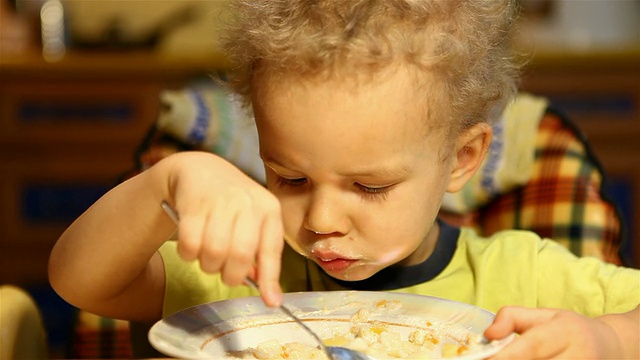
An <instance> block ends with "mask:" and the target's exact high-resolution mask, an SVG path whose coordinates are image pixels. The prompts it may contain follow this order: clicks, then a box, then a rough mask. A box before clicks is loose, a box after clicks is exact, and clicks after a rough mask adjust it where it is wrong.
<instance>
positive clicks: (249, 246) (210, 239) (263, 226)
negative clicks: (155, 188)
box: [169, 153, 284, 306]
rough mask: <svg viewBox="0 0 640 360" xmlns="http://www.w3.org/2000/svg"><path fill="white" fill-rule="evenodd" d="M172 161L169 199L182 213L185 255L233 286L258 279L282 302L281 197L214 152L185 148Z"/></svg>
mask: <svg viewBox="0 0 640 360" xmlns="http://www.w3.org/2000/svg"><path fill="white" fill-rule="evenodd" d="M173 160H174V161H173V164H172V165H171V166H170V169H171V170H170V175H169V194H171V195H172V196H171V197H172V199H170V200H169V202H170V203H171V204H172V205H173V207H174V208H175V210H176V211H177V212H178V214H179V215H180V222H179V225H178V252H179V254H180V256H181V257H182V258H183V259H185V260H188V261H191V260H196V259H197V260H199V261H200V266H201V268H202V270H204V271H206V272H210V273H215V272H220V273H221V276H222V280H223V281H224V282H225V283H227V284H229V285H232V286H233V285H240V284H242V283H243V281H244V279H245V278H246V277H252V278H256V279H257V282H258V284H259V285H260V290H261V293H262V296H263V299H264V301H265V303H266V304H267V305H271V306H275V305H278V304H280V301H281V289H280V285H279V276H280V260H281V255H282V248H283V244H284V239H283V230H282V219H281V211H280V203H279V201H278V200H277V198H276V197H275V196H274V195H273V194H271V193H270V192H269V191H268V190H267V189H265V188H264V187H263V186H262V185H260V184H258V183H257V182H255V181H254V180H252V179H251V178H250V177H248V176H247V175H245V174H244V173H242V172H241V171H240V170H238V169H237V168H235V167H234V166H232V165H231V164H229V163H227V162H226V161H224V160H222V159H220V158H218V157H216V156H212V155H211V154H205V153H183V154H179V155H177V156H176V159H173Z"/></svg>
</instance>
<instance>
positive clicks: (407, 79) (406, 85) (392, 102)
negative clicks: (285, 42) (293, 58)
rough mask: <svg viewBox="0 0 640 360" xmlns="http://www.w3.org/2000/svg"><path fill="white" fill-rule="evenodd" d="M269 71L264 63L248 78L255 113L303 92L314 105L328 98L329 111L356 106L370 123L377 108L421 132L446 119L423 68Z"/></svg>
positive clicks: (437, 89)
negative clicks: (420, 69) (297, 71)
mask: <svg viewBox="0 0 640 360" xmlns="http://www.w3.org/2000/svg"><path fill="white" fill-rule="evenodd" d="M265 69H266V70H265ZM268 69H269V67H268V66H264V67H262V69H260V70H259V71H257V72H256V74H255V76H254V77H253V85H252V94H251V100H252V104H253V106H254V109H255V110H257V112H258V113H260V112H261V110H264V107H265V106H267V107H271V106H270V105H273V104H274V103H278V102H279V101H283V102H284V103H286V102H287V101H288V100H287V99H288V98H292V97H294V96H295V95H300V94H305V95H307V96H308V97H310V98H315V100H316V101H315V104H314V105H318V102H320V101H322V102H324V103H327V102H331V103H332V107H331V108H329V109H326V110H334V111H332V112H335V111H337V110H338V109H340V108H344V106H341V105H346V104H349V105H354V106H352V107H351V109H350V110H351V111H356V110H357V111H358V112H359V113H362V114H363V115H364V114H365V113H367V112H369V113H371V114H370V116H369V118H370V119H371V120H372V121H374V120H375V119H379V118H380V116H376V114H378V113H379V111H380V110H384V111H382V113H387V112H393V113H394V116H393V117H394V118H403V119H405V120H406V118H407V117H410V118H411V119H412V120H414V121H415V125H419V126H420V127H422V128H423V130H424V131H423V132H422V133H426V132H433V131H434V130H437V129H438V128H440V127H443V126H444V125H445V121H444V120H443V119H445V118H446V117H445V116H443V114H442V111H440V110H438V108H441V106H440V105H441V104H442V103H443V101H442V99H443V98H444V97H443V96H442V95H443V94H442V93H441V87H438V86H437V84H436V81H435V78H434V77H433V76H431V75H430V74H429V73H428V72H424V71H422V72H418V71H416V69H414V68H412V67H409V66H405V65H402V64H393V65H389V66H386V67H384V68H376V69H366V68H365V69H362V68H353V67H352V66H349V65H345V66H344V67H342V68H332V69H329V70H325V71H323V72H319V73H314V74H309V73H306V74H297V73H283V72H277V73H271V72H269V70H268ZM310 100H313V99H310ZM312 102H313V101H312ZM290 105H291V106H293V105H297V104H290ZM309 105H311V104H309ZM358 105H359V107H358ZM334 107H336V108H334ZM257 116H258V117H259V114H258V115H257ZM345 116H348V114H345ZM414 130H415V129H414Z"/></svg>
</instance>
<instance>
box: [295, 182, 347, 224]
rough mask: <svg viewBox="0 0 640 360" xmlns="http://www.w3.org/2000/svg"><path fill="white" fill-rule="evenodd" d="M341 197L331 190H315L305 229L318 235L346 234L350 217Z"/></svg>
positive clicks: (305, 221) (305, 220)
mask: <svg viewBox="0 0 640 360" xmlns="http://www.w3.org/2000/svg"><path fill="white" fill-rule="evenodd" d="M339 199H340V197H339V196H338V194H331V191H330V190H317V191H314V192H313V194H312V196H311V198H310V200H309V205H308V208H307V211H306V214H305V218H304V227H305V229H307V230H309V231H311V232H314V233H315V234H318V235H329V234H336V233H337V234H346V233H347V232H348V229H349V219H348V216H347V214H346V211H345V210H346V209H345V207H344V206H343V205H342V204H341V202H340V200H339Z"/></svg>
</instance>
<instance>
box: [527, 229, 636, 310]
mask: <svg viewBox="0 0 640 360" xmlns="http://www.w3.org/2000/svg"><path fill="white" fill-rule="evenodd" d="M538 272H539V276H538V279H537V281H538V294H539V297H538V299H539V303H538V306H539V307H553V308H563V309H568V310H572V311H576V312H578V313H581V314H583V315H586V316H599V315H603V314H607V313H620V312H626V311H629V310H632V309H633V308H635V307H636V306H638V304H640V270H637V269H631V268H625V267H620V266H616V265H614V264H610V263H606V262H603V261H601V260H599V259H596V258H592V257H581V258H579V257H576V256H575V255H573V254H572V253H570V252H569V251H568V250H566V249H565V248H563V247H562V246H561V245H559V244H557V243H555V242H553V241H550V240H543V241H541V242H540V246H539V253H538Z"/></svg>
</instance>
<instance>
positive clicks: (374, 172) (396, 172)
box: [260, 153, 411, 178]
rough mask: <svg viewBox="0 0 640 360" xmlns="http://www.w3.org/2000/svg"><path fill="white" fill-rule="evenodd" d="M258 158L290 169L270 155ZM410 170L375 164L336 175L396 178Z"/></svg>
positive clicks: (266, 162) (266, 163)
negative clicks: (374, 165) (375, 165)
mask: <svg viewBox="0 0 640 360" xmlns="http://www.w3.org/2000/svg"><path fill="white" fill-rule="evenodd" d="M260 158H262V161H263V162H264V163H265V165H267V166H269V165H268V164H273V165H276V166H278V167H281V168H284V169H291V168H290V167H289V166H287V165H284V164H283V163H281V162H280V161H278V160H276V159H274V158H272V157H270V156H267V155H266V154H264V153H260ZM292 170H295V169H292ZM410 172H411V168H410V167H409V166H406V165H401V166H384V165H383V166H377V167H371V168H367V167H363V168H361V169H357V170H353V171H349V172H341V173H338V175H340V176H344V177H382V178H396V177H402V176H405V175H407V174H408V173H410Z"/></svg>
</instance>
